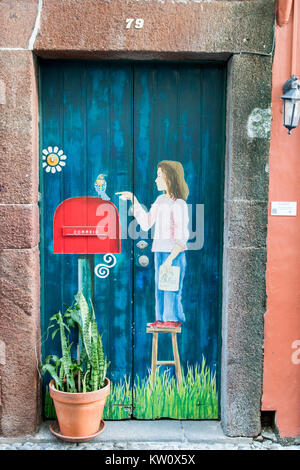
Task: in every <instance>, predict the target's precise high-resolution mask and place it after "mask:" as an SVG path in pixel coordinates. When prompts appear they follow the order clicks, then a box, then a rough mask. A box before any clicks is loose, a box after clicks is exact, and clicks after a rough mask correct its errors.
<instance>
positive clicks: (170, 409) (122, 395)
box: [45, 358, 218, 420]
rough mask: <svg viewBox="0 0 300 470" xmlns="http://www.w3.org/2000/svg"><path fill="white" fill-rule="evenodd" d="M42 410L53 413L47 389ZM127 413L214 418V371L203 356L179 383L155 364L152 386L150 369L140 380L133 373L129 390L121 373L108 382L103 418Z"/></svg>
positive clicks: (122, 416)
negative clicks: (109, 384)
mask: <svg viewBox="0 0 300 470" xmlns="http://www.w3.org/2000/svg"><path fill="white" fill-rule="evenodd" d="M132 392H133V402H134V410H133V412H132V408H131V402H132ZM45 414H46V417H48V418H54V417H55V410H54V406H53V403H52V400H51V398H50V396H49V392H48V394H47V393H46V400H45ZM131 414H133V416H134V417H135V418H138V419H157V418H173V419H217V418H218V394H217V388H216V376H215V373H213V374H212V373H211V370H210V368H209V367H207V366H206V364H205V360H204V358H203V360H202V364H201V365H198V364H197V365H195V366H187V371H186V373H185V374H183V376H182V382H181V383H180V385H179V387H177V383H176V378H175V377H174V376H171V373H170V370H169V369H165V370H164V371H163V372H160V370H159V368H158V370H157V373H156V379H155V382H154V384H153V386H152V383H151V380H150V371H148V376H147V377H146V378H144V379H142V380H141V379H140V378H139V377H136V380H135V382H134V386H133V391H132V386H131V381H130V377H129V378H127V377H124V381H122V380H121V381H120V382H119V383H116V384H113V383H112V384H111V392H110V395H109V396H108V397H107V399H106V404H105V408H104V414H103V419H106V420H120V419H128V418H130V417H131Z"/></svg>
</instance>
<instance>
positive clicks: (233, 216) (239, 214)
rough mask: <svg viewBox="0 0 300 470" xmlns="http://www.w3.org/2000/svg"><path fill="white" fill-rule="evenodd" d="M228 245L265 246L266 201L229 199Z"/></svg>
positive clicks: (243, 246)
mask: <svg viewBox="0 0 300 470" xmlns="http://www.w3.org/2000/svg"><path fill="white" fill-rule="evenodd" d="M228 205H229V208H228V209H229V211H228V215H229V223H228V245H229V246H230V247H238V248H261V247H265V246H266V238H267V223H268V207H267V206H268V203H267V201H265V202H254V201H245V200H243V201H236V200H233V201H230V202H228Z"/></svg>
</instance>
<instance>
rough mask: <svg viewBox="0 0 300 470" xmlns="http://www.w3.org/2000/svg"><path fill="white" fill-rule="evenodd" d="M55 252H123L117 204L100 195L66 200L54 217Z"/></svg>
mask: <svg viewBox="0 0 300 470" xmlns="http://www.w3.org/2000/svg"><path fill="white" fill-rule="evenodd" d="M53 253H73V254H95V253H121V228H120V218H119V213H118V210H117V208H116V206H115V205H114V204H113V203H112V202H110V201H105V200H103V199H100V198H99V197H88V196H87V197H73V198H70V199H66V200H65V201H63V202H62V203H61V204H60V205H59V206H58V207H57V209H56V211H55V214H54V219H53Z"/></svg>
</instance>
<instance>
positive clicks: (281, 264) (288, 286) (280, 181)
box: [262, 0, 300, 437]
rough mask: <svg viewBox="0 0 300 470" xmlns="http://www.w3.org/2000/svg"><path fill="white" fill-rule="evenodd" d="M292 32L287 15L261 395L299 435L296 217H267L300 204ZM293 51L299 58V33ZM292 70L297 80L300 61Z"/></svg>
mask: <svg viewBox="0 0 300 470" xmlns="http://www.w3.org/2000/svg"><path fill="white" fill-rule="evenodd" d="M296 1H297V2H298V1H299V0H296ZM297 28H298V30H299V29H300V23H298V25H297ZM292 33H293V17H292V16H291V18H290V21H289V23H288V24H287V25H284V26H282V27H279V26H277V30H276V50H275V60H274V64H273V89H272V109H273V112H272V115H273V119H272V128H271V147H270V168H269V171H270V183H269V218H268V238H267V251H268V258H267V279H266V281H267V312H266V316H265V363H264V387H263V399H262V409H263V410H275V411H276V424H277V427H278V429H279V433H280V436H281V437H292V436H299V435H300V217H299V215H297V216H296V217H280V216H270V210H271V201H297V202H298V205H299V203H300V126H299V127H298V128H297V129H295V130H294V131H292V134H291V135H288V131H287V129H286V128H285V127H284V126H283V125H282V100H281V99H280V96H281V95H282V85H283V84H284V82H285V81H286V80H287V79H289V78H290V77H291V62H292V60H291V57H292V37H293V34H292ZM297 50H298V57H299V54H300V34H298V43H297ZM294 73H296V74H297V76H298V78H299V76H300V60H298V63H297V65H296V71H295V72H294ZM298 214H299V207H298ZM297 341H298V343H297Z"/></svg>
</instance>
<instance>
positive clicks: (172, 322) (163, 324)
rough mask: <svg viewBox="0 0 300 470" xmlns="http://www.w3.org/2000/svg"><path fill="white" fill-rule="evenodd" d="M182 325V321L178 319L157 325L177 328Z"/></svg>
mask: <svg viewBox="0 0 300 470" xmlns="http://www.w3.org/2000/svg"><path fill="white" fill-rule="evenodd" d="M180 325H181V323H180V322H177V321H165V322H164V323H161V324H160V325H157V327H158V328H177V327H178V326H180Z"/></svg>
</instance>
